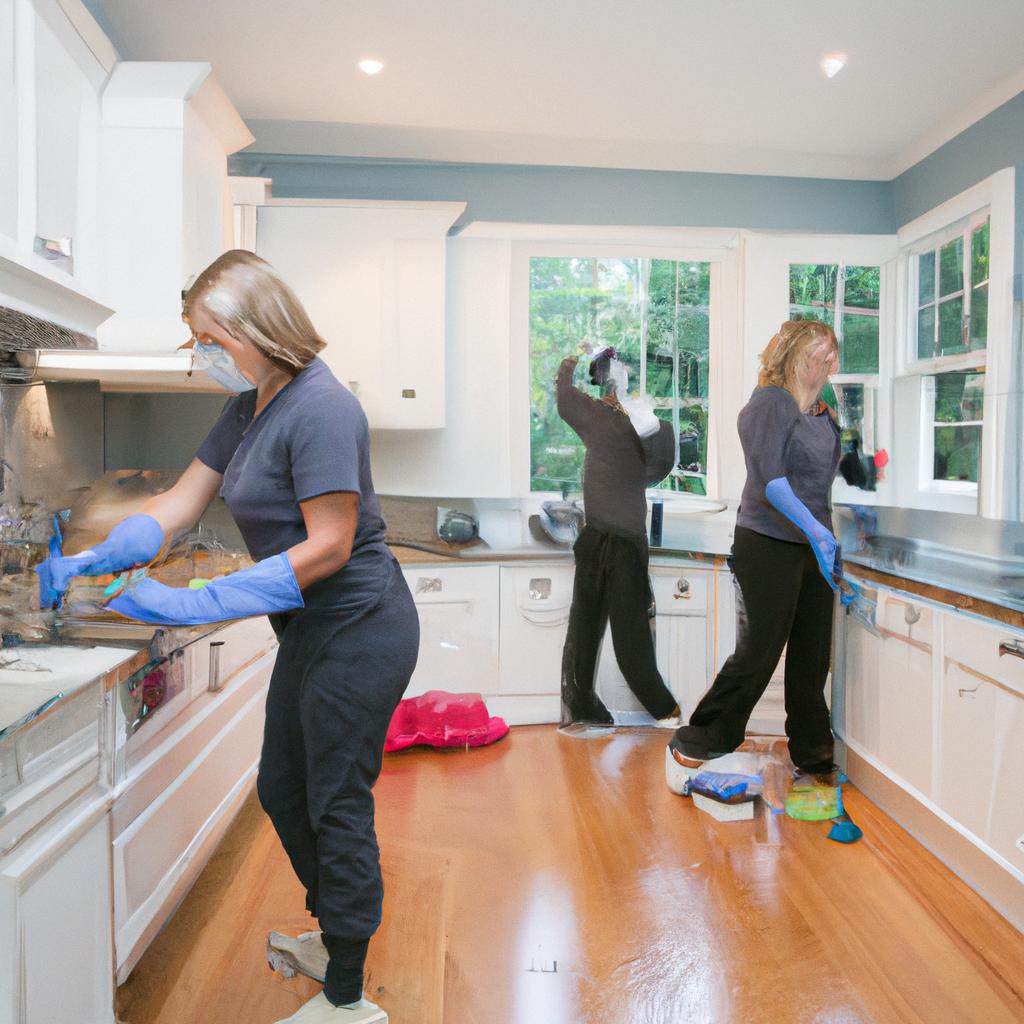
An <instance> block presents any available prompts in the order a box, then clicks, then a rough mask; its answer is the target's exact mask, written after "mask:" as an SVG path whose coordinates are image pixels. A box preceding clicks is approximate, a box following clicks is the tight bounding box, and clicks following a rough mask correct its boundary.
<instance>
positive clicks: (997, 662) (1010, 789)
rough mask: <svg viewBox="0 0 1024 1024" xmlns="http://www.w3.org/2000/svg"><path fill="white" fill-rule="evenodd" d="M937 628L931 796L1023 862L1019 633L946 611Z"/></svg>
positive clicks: (1023, 702)
mask: <svg viewBox="0 0 1024 1024" xmlns="http://www.w3.org/2000/svg"><path fill="white" fill-rule="evenodd" d="M943 632H944V640H945V645H944V654H945V657H944V664H943V679H942V701H943V703H942V734H941V742H942V748H941V758H940V762H939V763H940V786H939V794H938V797H939V799H938V803H939V805H940V806H941V807H942V809H943V810H944V811H946V812H947V813H948V814H950V815H951V816H952V817H954V818H955V819H956V820H957V821H959V822H960V823H961V824H963V825H964V826H966V827H967V828H968V829H970V830H971V831H972V832H973V833H974V834H975V835H976V836H978V837H979V838H980V839H983V840H985V841H987V842H988V843H989V845H991V846H992V848H993V849H995V850H996V852H998V853H1000V854H1001V855H1002V856H1003V857H1005V858H1006V859H1007V860H1008V861H1009V862H1010V863H1011V864H1013V865H1015V866H1016V867H1017V868H1019V869H1024V850H1022V849H1021V848H1020V847H1019V846H1018V845H1017V843H1018V842H1019V841H1024V782H1022V780H1024V659H1021V658H1020V657H1019V656H1017V654H1018V653H1019V652H1020V651H1022V650H1024V635H1022V634H1021V633H1019V632H1015V631H1014V630H1011V629H1007V628H1005V627H1001V626H999V625H996V624H994V623H993V624H988V623H984V622H979V621H977V620H974V619H970V618H967V617H966V616H964V615H958V614H956V613H953V612H948V613H945V615H944V625H943ZM1001 650H1002V651H1003V652H1004V653H1002V654H1001V653H1000V651H1001Z"/></svg>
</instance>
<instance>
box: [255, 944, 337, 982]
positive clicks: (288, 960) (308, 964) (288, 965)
mask: <svg viewBox="0 0 1024 1024" xmlns="http://www.w3.org/2000/svg"><path fill="white" fill-rule="evenodd" d="M329 960H330V954H329V953H328V952H327V948H326V946H324V941H323V932H303V933H302V934H301V935H297V936H296V937H295V938H294V939H293V938H292V937H291V936H290V935H282V934H281V933H280V932H271V933H270V934H269V935H268V936H267V963H268V964H270V969H271V970H272V971H280V972H281V974H283V975H284V976H285V977H286V978H292V977H294V976H295V975H296V974H304V975H306V977H307V978H312V979H313V980H314V981H319V982H320V983H321V984H323V981H324V978H325V977H326V975H327V962H328V961H329Z"/></svg>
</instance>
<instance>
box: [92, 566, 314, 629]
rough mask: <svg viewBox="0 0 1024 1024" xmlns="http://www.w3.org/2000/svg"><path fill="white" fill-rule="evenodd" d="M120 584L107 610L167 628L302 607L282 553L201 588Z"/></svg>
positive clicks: (144, 582)
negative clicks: (118, 590) (119, 590)
mask: <svg viewBox="0 0 1024 1024" xmlns="http://www.w3.org/2000/svg"><path fill="white" fill-rule="evenodd" d="M126 583H127V586H126V589H124V590H123V591H122V592H121V593H120V594H119V595H118V596H117V597H115V598H113V599H112V600H111V601H109V602H108V604H107V607H108V608H110V609H111V610H112V611H115V612H117V613H118V614H119V615H124V616H125V617H126V618H129V619H138V620H139V621H140V622H156V623H160V624H162V625H167V626H192V625H197V624H199V623H205V622H223V621H224V620H225V619H244V618H247V617H249V616H250V615H269V614H272V613H273V612H286V611H290V610H291V609H293V608H302V607H304V606H305V602H304V601H303V600H302V592H301V591H300V590H299V584H298V582H297V581H296V579H295V573H294V572H293V571H292V563H291V562H289V561H288V555H287V554H286V553H284V552H282V553H281V554H279V555H274V556H273V557H272V558H265V559H263V561H262V562H257V563H256V564H255V565H254V566H253V567H252V568H251V569H242V570H240V571H239V572H233V573H231V575H230V576H222V577H221V578H220V579H216V580H213V581H212V582H210V583H208V584H207V585H206V586H205V587H203V588H202V589H201V590H193V589H191V588H189V587H168V586H165V585H164V584H163V583H158V582H157V581H156V580H154V579H149V578H146V579H142V580H139V581H138V582H137V583H136V582H130V581H126Z"/></svg>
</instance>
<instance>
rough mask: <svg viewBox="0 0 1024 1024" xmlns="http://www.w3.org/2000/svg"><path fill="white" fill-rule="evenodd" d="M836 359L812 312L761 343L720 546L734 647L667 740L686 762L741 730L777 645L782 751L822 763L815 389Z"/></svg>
mask: <svg viewBox="0 0 1024 1024" xmlns="http://www.w3.org/2000/svg"><path fill="white" fill-rule="evenodd" d="M838 360H839V348H838V345H837V343H836V336H835V334H834V333H833V332H832V329H831V328H830V327H828V326H826V325H825V324H821V323H818V322H817V321H816V320H788V321H786V323H784V324H783V325H782V326H781V327H780V328H779V332H778V334H776V335H775V337H773V338H772V340H771V341H770V342H769V343H768V347H767V348H766V349H765V350H764V352H762V353H761V372H760V375H759V377H758V386H757V387H756V388H755V389H754V392H753V394H752V395H751V396H750V401H749V402H747V404H746V406H744V408H743V409H742V410H741V411H740V415H739V422H738V425H739V434H740V442H741V444H742V445H743V454H744V458H745V460H746V466H747V480H746V484H745V485H744V488H743V496H742V498H741V501H740V508H739V513H738V515H737V518H736V533H735V537H734V540H733V548H732V555H731V556H730V565H731V568H732V571H733V574H734V580H735V584H736V591H737V596H736V601H737V606H736V617H737V625H736V650H735V652H734V653H733V654H732V656H731V657H730V658H729V659H728V660H727V661H726V662H725V664H724V665H723V666H722V670H721V671H720V672H719V673H718V677H717V678H716V679H715V681H714V683H713V684H712V686H711V689H710V690H708V692H707V693H706V694H705V695H704V697H703V699H702V700H701V702H700V703H699V704H698V705H697V708H696V710H695V711H694V712H693V714H692V715H691V716H690V722H689V724H688V725H684V726H682V727H681V728H680V729H678V730H677V731H676V733H675V735H674V736H673V738H672V740H671V742H670V744H669V749H670V750H671V751H672V755H673V757H674V758H675V760H676V761H678V762H679V763H680V764H683V765H686V766H687V767H697V766H699V765H700V764H701V762H702V761H704V760H706V759H708V758H711V757H716V756H718V755H720V754H725V753H728V752H730V751H732V750H735V749H736V747H738V746H739V745H740V744H741V743H742V742H743V738H744V732H745V730H746V727H747V721H748V720H749V718H750V715H751V712H752V711H753V710H754V705H755V704H756V703H757V701H758V700H759V699H760V697H761V694H762V693H764V690H765V687H766V686H767V685H768V682H769V680H770V679H771V675H772V673H773V672H774V671H775V666H776V665H777V664H778V662H779V657H780V656H781V654H782V650H783V647H785V648H786V676H785V690H786V735H787V736H788V737H789V753H790V756H791V757H792V759H793V763H794V764H795V765H796V766H797V767H798V768H799V769H801V770H802V771H804V772H807V773H810V774H824V773H828V772H831V771H832V770H833V764H832V753H833V739H832V729H831V726H830V724H829V713H828V707H827V705H826V703H825V697H824V688H825V679H826V677H827V675H828V667H829V656H830V651H831V640H832V609H833V606H834V603H835V602H834V600H833V593H834V591H835V590H836V589H838V581H839V578H840V576H841V575H842V567H841V564H840V561H839V549H838V546H837V544H836V539H835V536H834V534H833V532H832V500H831V492H832V481H833V480H834V479H835V475H836V468H837V467H838V465H839V449H840V444H839V428H838V427H837V426H836V423H835V419H834V417H833V415H832V413H831V410H830V409H829V408H828V406H827V405H826V404H825V403H824V402H823V401H822V400H821V391H822V389H823V388H824V386H825V384H826V383H827V381H828V379H829V377H830V376H831V375H832V374H833V373H834V372H835V370H836V366H837V365H838Z"/></svg>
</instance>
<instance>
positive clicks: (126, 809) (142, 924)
mask: <svg viewBox="0 0 1024 1024" xmlns="http://www.w3.org/2000/svg"><path fill="white" fill-rule="evenodd" d="M212 645H221V646H214V650H215V651H217V652H218V654H217V656H216V659H214V661H215V662H216V665H215V674H214V676H213V677H212V678H211V676H210V674H209V673H210V667H211V658H210V649H211V646H212ZM275 657H276V638H275V637H274V635H273V631H272V630H271V629H270V626H269V623H268V622H267V620H266V619H265V618H262V617H260V618H253V619H245V620H242V621H240V622H236V623H232V624H230V625H228V626H226V627H224V628H223V629H220V630H217V631H216V632H215V633H213V634H211V635H209V636H207V637H204V638H203V639H202V640H201V641H198V642H197V643H195V644H193V645H192V646H190V647H187V648H185V649H184V651H183V652H182V653H181V655H180V656H179V657H177V658H174V659H172V662H173V666H174V670H175V671H180V672H181V675H182V689H181V690H180V692H179V693H178V695H176V696H174V697H172V698H171V700H172V702H173V701H177V702H178V703H177V704H174V705H173V706H172V705H171V704H168V705H167V706H161V707H160V708H158V709H157V711H156V712H155V713H154V714H153V715H151V716H146V717H144V718H142V720H141V722H140V724H139V725H138V727H137V728H136V729H135V730H133V731H129V732H128V734H127V735H126V736H124V737H123V738H122V734H121V733H120V731H119V730H118V729H117V726H118V725H119V724H120V723H121V722H122V720H123V718H124V716H123V715H122V714H121V713H120V711H119V710H118V712H117V714H116V715H115V729H116V730H117V731H116V734H115V735H116V738H115V746H116V747H117V748H119V754H118V756H117V758H116V768H115V772H114V785H115V788H114V794H115V796H114V801H113V807H112V809H111V815H110V821H111V835H112V840H113V843H112V858H113V863H112V877H113V908H114V949H115V961H116V969H117V980H118V982H119V983H120V982H122V981H124V980H125V978H126V977H127V976H128V974H129V973H130V971H131V969H132V968H133V967H134V965H135V963H136V962H137V960H138V958H139V957H140V956H141V955H142V953H143V952H144V951H145V949H146V947H147V946H148V945H149V943H150V941H152V939H153V937H154V936H155V935H156V933H157V932H158V931H159V930H160V928H162V927H163V925H164V924H165V922H166V921H167V919H168V917H169V916H170V915H171V914H172V913H173V911H174V909H175V907H176V906H177V905H178V903H179V902H180V900H181V898H182V896H183V895H184V894H185V893H186V892H188V890H189V888H191V886H192V884H193V882H194V881H195V879H196V878H197V877H198V875H199V873H200V872H201V871H202V869H203V867H204V866H205V864H206V861H207V860H208V858H209V856H210V855H211V854H212V852H213V850H214V849H215V848H216V845H217V843H218V842H219V841H220V839H221V837H222V836H223V835H224V833H225V832H226V831H227V828H228V826H229V825H230V823H231V821H232V819H233V817H234V815H235V812H236V811H237V810H238V808H239V807H240V806H241V803H242V801H243V800H244V799H245V797H246V796H247V795H248V793H249V791H250V787H251V785H252V782H253V779H254V778H255V774H256V769H257V766H258V763H259V753H260V747H261V745H262V736H263V721H264V704H265V702H266V691H267V685H268V683H269V681H270V674H271V671H272V670H273V665H274V659H275ZM211 682H212V683H213V684H214V685H215V686H216V689H209V685H210V683H211ZM125 686H126V683H122V684H121V686H120V687H119V689H121V690H123V689H124V687H125ZM123 701H124V698H123V695H122V694H120V693H119V694H118V699H117V702H118V708H120V705H121V704H122V703H123ZM147 719H148V721H147Z"/></svg>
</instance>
